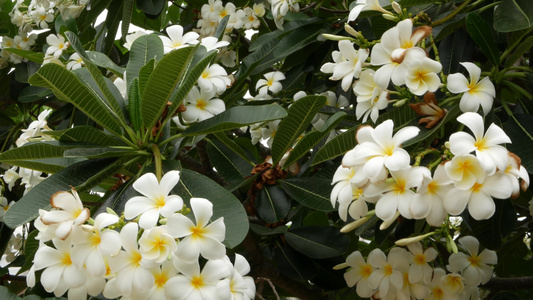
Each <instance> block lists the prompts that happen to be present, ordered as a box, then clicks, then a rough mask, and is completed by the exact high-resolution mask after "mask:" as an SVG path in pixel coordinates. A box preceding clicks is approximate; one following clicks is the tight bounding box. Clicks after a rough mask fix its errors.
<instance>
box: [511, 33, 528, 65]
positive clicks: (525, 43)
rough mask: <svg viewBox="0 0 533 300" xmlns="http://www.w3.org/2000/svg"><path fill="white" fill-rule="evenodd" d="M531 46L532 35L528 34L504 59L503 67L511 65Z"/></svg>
mask: <svg viewBox="0 0 533 300" xmlns="http://www.w3.org/2000/svg"><path fill="white" fill-rule="evenodd" d="M532 47H533V36H528V37H527V38H526V39H525V40H523V41H522V42H521V43H520V44H519V45H518V46H517V47H516V49H515V50H514V51H513V54H511V55H509V57H508V58H507V60H505V67H506V68H508V67H510V66H512V65H513V64H514V63H515V62H516V61H518V60H519V59H520V58H521V57H522V56H523V55H524V53H526V51H529V50H530V49H531V48H532Z"/></svg>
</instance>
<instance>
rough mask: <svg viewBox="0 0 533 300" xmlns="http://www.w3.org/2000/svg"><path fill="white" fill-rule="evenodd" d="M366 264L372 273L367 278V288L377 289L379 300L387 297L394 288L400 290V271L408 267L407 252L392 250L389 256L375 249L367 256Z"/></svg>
mask: <svg viewBox="0 0 533 300" xmlns="http://www.w3.org/2000/svg"><path fill="white" fill-rule="evenodd" d="M368 262H369V263H370V264H371V265H372V266H373V267H374V271H373V272H372V274H370V277H369V278H368V286H369V287H370V288H372V289H377V290H378V291H379V295H380V297H381V298H385V297H387V295H388V293H389V290H390V289H391V288H392V287H394V288H395V289H397V290H400V289H401V288H402V286H403V275H402V273H401V271H400V270H401V269H404V268H406V267H407V266H408V264H409V262H408V259H407V251H405V250H404V249H402V248H392V249H391V250H390V252H389V255H388V256H387V257H385V254H384V253H383V252H382V251H381V250H380V249H379V248H376V249H374V250H372V252H370V254H369V255H368Z"/></svg>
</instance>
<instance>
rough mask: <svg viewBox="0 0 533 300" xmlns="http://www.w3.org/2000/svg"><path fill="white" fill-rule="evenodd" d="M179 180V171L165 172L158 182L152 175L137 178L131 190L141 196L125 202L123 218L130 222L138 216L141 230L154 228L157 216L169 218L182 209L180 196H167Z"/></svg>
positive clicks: (147, 174)
mask: <svg viewBox="0 0 533 300" xmlns="http://www.w3.org/2000/svg"><path fill="white" fill-rule="evenodd" d="M179 179H180V172H179V171H170V172H167V173H166V174H165V175H164V176H163V178H161V181H160V182H158V181H157V178H156V177H155V175H154V174H153V173H146V174H144V175H143V176H141V177H139V179H137V180H136V181H135V182H134V183H133V188H134V189H135V190H136V191H138V192H139V193H141V194H143V196H136V197H133V198H131V199H130V200H128V202H126V205H125V207H124V217H126V219H128V220H131V219H133V218H135V217H137V216H139V215H140V218H139V226H141V228H143V229H150V228H152V227H154V226H155V225H156V224H157V221H158V220H159V215H162V216H163V217H170V216H171V215H172V214H173V213H174V212H176V211H178V210H180V209H181V208H182V207H183V199H181V197H180V196H178V195H169V193H170V191H172V189H173V188H174V187H175V186H176V184H178V181H179Z"/></svg>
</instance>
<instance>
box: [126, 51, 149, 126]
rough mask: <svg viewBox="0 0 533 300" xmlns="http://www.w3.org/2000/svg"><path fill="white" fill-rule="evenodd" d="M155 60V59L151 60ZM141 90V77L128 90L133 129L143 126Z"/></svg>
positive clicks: (135, 79) (133, 81) (134, 80)
mask: <svg viewBox="0 0 533 300" xmlns="http://www.w3.org/2000/svg"><path fill="white" fill-rule="evenodd" d="M151 61H153V60H151ZM140 95H141V94H140V91H139V78H134V79H133V80H132V82H131V85H130V88H129V92H128V111H129V115H130V121H131V124H132V125H133V129H135V130H139V129H140V128H141V126H142V123H143V121H142V118H141V100H142V98H141V96H140Z"/></svg>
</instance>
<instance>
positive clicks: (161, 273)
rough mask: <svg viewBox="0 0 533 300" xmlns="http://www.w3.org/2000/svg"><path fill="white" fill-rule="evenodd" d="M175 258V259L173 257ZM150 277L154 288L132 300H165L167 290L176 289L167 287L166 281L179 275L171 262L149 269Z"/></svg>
mask: <svg viewBox="0 0 533 300" xmlns="http://www.w3.org/2000/svg"><path fill="white" fill-rule="evenodd" d="M173 258H175V257H173ZM150 271H151V272H152V275H153V276H154V282H155V283H154V286H153V287H152V288H151V289H149V290H148V291H147V292H144V293H140V295H139V296H138V297H133V298H134V299H157V300H166V299H168V298H167V296H166V290H167V289H173V288H176V287H173V286H167V283H168V280H169V279H170V278H173V277H175V276H177V275H178V274H179V271H178V269H176V267H175V266H174V261H173V260H167V261H164V262H163V263H162V264H161V265H160V266H156V267H155V268H152V269H150Z"/></svg>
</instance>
